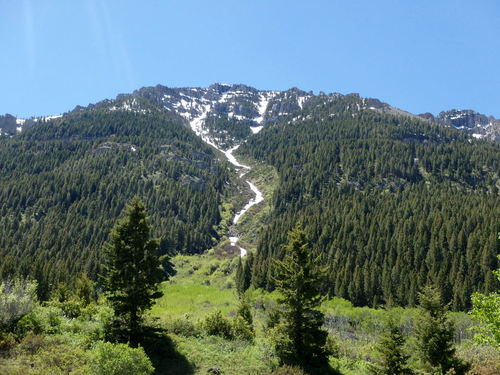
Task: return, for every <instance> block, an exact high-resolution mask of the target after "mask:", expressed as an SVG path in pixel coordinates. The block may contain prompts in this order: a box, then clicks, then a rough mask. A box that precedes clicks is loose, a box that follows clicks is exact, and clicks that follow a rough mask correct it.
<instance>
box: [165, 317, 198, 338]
mask: <svg viewBox="0 0 500 375" xmlns="http://www.w3.org/2000/svg"><path fill="white" fill-rule="evenodd" d="M165 329H166V331H167V332H169V333H174V334H176V335H179V336H184V337H193V336H199V335H200V330H199V329H198V327H197V326H196V325H195V324H194V323H193V322H192V321H191V320H189V319H188V318H187V317H184V318H180V319H176V320H172V321H170V322H168V323H167V324H166V325H165Z"/></svg>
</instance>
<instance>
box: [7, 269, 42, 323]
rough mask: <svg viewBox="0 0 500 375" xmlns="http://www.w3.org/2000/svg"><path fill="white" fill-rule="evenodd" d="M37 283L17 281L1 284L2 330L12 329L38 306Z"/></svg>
mask: <svg viewBox="0 0 500 375" xmlns="http://www.w3.org/2000/svg"><path fill="white" fill-rule="evenodd" d="M36 288H37V284H36V282H35V281H30V280H20V279H15V280H11V281H5V282H2V283H0V328H4V329H11V328H12V326H13V325H14V324H15V323H16V322H17V321H18V320H19V319H20V318H21V317H23V316H24V315H26V314H28V313H29V312H31V311H32V310H33V309H34V308H35V306H36V305H37V303H38V302H37V298H36Z"/></svg>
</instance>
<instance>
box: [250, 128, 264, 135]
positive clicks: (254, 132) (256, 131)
mask: <svg viewBox="0 0 500 375" xmlns="http://www.w3.org/2000/svg"><path fill="white" fill-rule="evenodd" d="M262 128H263V126H251V127H250V130H251V131H252V133H253V134H257V133H258V132H260V131H261V130H262Z"/></svg>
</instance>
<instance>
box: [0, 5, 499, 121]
mask: <svg viewBox="0 0 500 375" xmlns="http://www.w3.org/2000/svg"><path fill="white" fill-rule="evenodd" d="M0 20H1V21H0V48H1V56H2V57H1V58H0V113H6V112H7V113H11V114H14V115H17V116H19V117H23V116H24V117H26V116H32V115H50V114H59V113H61V112H65V111H67V110H70V109H72V108H73V107H74V106H75V105H78V104H80V105H87V104H88V103H93V102H96V101H99V100H102V99H105V98H114V97H115V96H116V95H117V94H118V93H124V92H131V91H133V90H134V89H137V88H140V87H142V86H150V85H156V84H163V85H167V86H171V87H182V86H202V87H203V86H207V85H209V84H211V83H213V82H226V83H245V84H248V85H251V86H254V87H256V88H259V89H275V90H281V89H287V88H290V87H294V86H295V87H299V88H301V89H304V90H307V91H309V90H312V91H314V92H315V93H317V92H319V91H324V92H327V93H329V92H340V93H343V94H347V93H350V92H358V93H360V94H361V95H362V96H368V97H376V98H379V99H381V100H383V101H386V102H388V103H390V104H392V105H394V106H397V107H400V108H402V109H406V110H409V111H411V112H414V113H421V112H427V111H429V112H432V113H437V112H439V111H440V110H443V109H452V108H457V109H469V108H470V109H475V110H477V111H479V112H482V113H485V114H488V115H494V116H495V117H497V118H500V1H498V0H473V1H472V0H418V1H411V0H378V1H375V0H365V1H356V0H350V1H348V0H343V1H340V0H339V1H337V0H307V1H306V0H304V1H294V0H177V1H169V0H163V1H161V0H137V1H128V0H81V1H80V0H60V1H56V0H0Z"/></svg>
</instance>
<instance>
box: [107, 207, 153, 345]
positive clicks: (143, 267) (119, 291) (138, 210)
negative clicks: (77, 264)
mask: <svg viewBox="0 0 500 375" xmlns="http://www.w3.org/2000/svg"><path fill="white" fill-rule="evenodd" d="M149 232H150V226H149V224H148V222H147V219H146V208H145V207H144V204H143V203H142V202H141V201H140V199H138V198H134V199H133V200H132V201H131V203H130V204H129V205H128V206H127V207H126V208H125V217H124V218H123V219H121V220H119V221H118V223H117V224H116V226H115V227H114V228H113V230H112V231H111V235H110V237H111V238H110V241H109V242H108V243H107V244H106V246H105V249H104V254H105V265H104V270H105V272H104V275H103V277H102V283H103V287H104V290H105V291H106V292H107V296H108V301H109V302H110V303H111V305H112V307H113V309H114V311H115V327H116V328H117V329H118V331H119V332H120V333H122V334H124V336H122V337H121V338H123V339H125V340H127V341H129V342H130V343H131V344H132V345H135V344H137V342H138V340H139V339H140V329H141V323H142V318H143V314H144V312H145V311H146V310H148V309H150V308H151V306H152V305H153V303H154V300H155V299H157V298H159V297H161V296H162V295H163V293H162V292H160V291H159V290H158V285H159V283H160V282H161V281H162V279H163V272H162V269H161V263H160V259H159V258H158V256H157V253H158V250H159V245H158V241H157V240H154V239H150V238H149Z"/></svg>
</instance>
